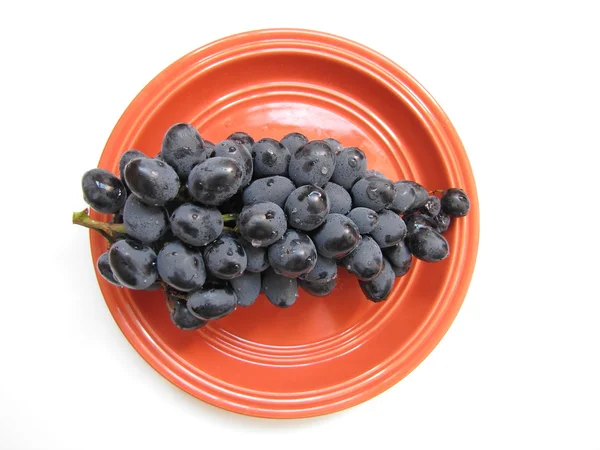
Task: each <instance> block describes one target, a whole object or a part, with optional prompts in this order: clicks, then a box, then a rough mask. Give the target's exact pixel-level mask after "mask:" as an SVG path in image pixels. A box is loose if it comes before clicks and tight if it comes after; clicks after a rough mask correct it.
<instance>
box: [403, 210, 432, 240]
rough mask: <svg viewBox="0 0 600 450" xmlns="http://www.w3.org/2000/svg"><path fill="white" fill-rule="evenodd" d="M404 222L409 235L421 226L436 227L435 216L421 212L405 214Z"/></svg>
mask: <svg viewBox="0 0 600 450" xmlns="http://www.w3.org/2000/svg"><path fill="white" fill-rule="evenodd" d="M404 223H405V224H406V234H407V235H409V234H412V233H414V232H415V231H417V230H419V229H421V228H436V224H435V221H434V220H433V218H431V217H429V216H428V215H426V214H421V213H414V214H410V215H408V216H404Z"/></svg>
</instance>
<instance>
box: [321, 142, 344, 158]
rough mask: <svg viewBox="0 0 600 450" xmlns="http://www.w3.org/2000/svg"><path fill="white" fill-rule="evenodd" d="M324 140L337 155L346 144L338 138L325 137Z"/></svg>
mask: <svg viewBox="0 0 600 450" xmlns="http://www.w3.org/2000/svg"><path fill="white" fill-rule="evenodd" d="M323 142H326V143H327V144H328V145H329V146H330V147H331V149H332V150H333V152H334V153H335V154H336V155H337V154H338V153H340V152H341V151H342V150H343V149H344V146H343V145H342V144H341V143H340V141H338V140H337V139H334V138H325V139H323Z"/></svg>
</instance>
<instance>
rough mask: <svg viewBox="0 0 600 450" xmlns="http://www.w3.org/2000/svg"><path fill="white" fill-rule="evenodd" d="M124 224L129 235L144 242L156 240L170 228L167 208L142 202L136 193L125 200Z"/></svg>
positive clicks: (150, 242)
mask: <svg viewBox="0 0 600 450" xmlns="http://www.w3.org/2000/svg"><path fill="white" fill-rule="evenodd" d="M123 224H124V225H125V231H126V232H127V234H128V235H129V236H131V237H132V238H134V239H137V240H138V241H140V242H143V243H144V244H152V243H153V242H156V241H157V240H158V239H160V237H161V236H163V235H164V234H165V232H166V231H167V229H168V222H167V214H166V211H165V209H164V208H162V207H160V206H150V205H147V204H145V203H142V202H141V201H140V200H138V198H137V197H135V196H134V195H130V196H129V198H128V199H127V201H126V202H125V207H124V208H123Z"/></svg>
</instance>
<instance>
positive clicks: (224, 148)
mask: <svg viewBox="0 0 600 450" xmlns="http://www.w3.org/2000/svg"><path fill="white" fill-rule="evenodd" d="M215 157H223V158H232V159H234V160H236V161H237V162H238V163H239V164H240V166H241V167H242V173H243V175H242V180H241V187H246V186H248V185H249V184H250V181H252V172H253V171H254V162H253V161H252V155H251V154H250V150H249V149H247V148H246V146H245V145H244V144H242V143H240V142H239V141H233V140H229V139H226V140H224V141H221V142H219V143H218V144H216V145H215ZM236 190H237V189H236Z"/></svg>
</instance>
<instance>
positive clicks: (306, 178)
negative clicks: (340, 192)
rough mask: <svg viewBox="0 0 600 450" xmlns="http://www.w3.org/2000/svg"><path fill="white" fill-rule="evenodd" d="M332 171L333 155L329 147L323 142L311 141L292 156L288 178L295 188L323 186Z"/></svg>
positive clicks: (333, 167)
mask: <svg viewBox="0 0 600 450" xmlns="http://www.w3.org/2000/svg"><path fill="white" fill-rule="evenodd" d="M334 169H335V153H334V152H333V150H332V149H331V147H330V146H329V145H328V144H327V143H325V142H323V141H311V142H309V143H307V144H305V145H303V146H302V147H300V148H299V149H298V150H296V151H295V152H294V153H293V154H292V159H291V160H290V165H289V176H290V179H291V180H292V181H293V182H294V183H295V184H296V186H302V185H304V184H312V185H315V186H323V185H325V183H327V182H328V181H329V179H330V178H331V175H332V174H333V170H334Z"/></svg>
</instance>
